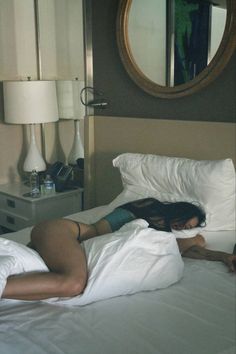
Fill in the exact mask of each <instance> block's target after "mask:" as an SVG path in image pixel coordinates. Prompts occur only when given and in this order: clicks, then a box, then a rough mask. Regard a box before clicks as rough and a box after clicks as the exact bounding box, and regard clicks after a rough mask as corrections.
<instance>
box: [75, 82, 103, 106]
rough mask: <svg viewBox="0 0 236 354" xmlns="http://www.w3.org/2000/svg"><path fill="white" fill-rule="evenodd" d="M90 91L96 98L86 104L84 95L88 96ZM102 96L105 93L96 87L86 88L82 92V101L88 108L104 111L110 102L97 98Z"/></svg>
mask: <svg viewBox="0 0 236 354" xmlns="http://www.w3.org/2000/svg"><path fill="white" fill-rule="evenodd" d="M88 91H91V92H92V93H93V95H94V96H95V98H94V99H93V100H91V101H88V103H86V102H85V100H84V99H83V94H85V95H86V96H87V95H88ZM102 95H103V93H102V92H99V91H97V90H95V88H94V87H91V86H86V87H84V88H83V89H82V90H81V92H80V101H81V103H82V104H83V105H84V106H86V107H93V108H100V109H104V108H106V107H107V106H108V101H107V100H106V99H104V98H96V96H102Z"/></svg>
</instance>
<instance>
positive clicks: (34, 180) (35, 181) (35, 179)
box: [30, 170, 40, 198]
mask: <svg viewBox="0 0 236 354" xmlns="http://www.w3.org/2000/svg"><path fill="white" fill-rule="evenodd" d="M30 188H31V191H30V195H31V197H32V198H38V197H40V189H39V175H38V172H37V171H36V170H33V171H32V172H31V174H30Z"/></svg>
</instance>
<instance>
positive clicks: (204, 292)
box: [0, 207, 236, 354]
mask: <svg viewBox="0 0 236 354" xmlns="http://www.w3.org/2000/svg"><path fill="white" fill-rule="evenodd" d="M106 213H107V207H104V208H103V207H101V208H97V209H94V210H93V211H86V212H82V213H79V214H76V215H73V218H74V219H76V220H81V221H85V222H91V221H92V220H95V219H96V218H97V219H99V218H100V217H101V216H103V215H104V214H106ZM29 232H30V229H26V230H22V231H19V232H17V233H12V234H8V235H7V237H8V238H10V239H14V240H17V238H18V240H19V241H20V240H23V239H24V241H25V242H26V240H27V238H28V236H29ZM203 234H204V236H205V237H206V239H207V246H208V247H209V248H212V249H222V250H224V251H227V252H231V251H232V249H233V246H234V243H235V233H234V232H233V231H227V232H226V231H220V232H203ZM184 265H185V266H184V274H183V277H182V279H181V280H180V281H179V282H177V283H175V284H173V285H172V286H169V287H168V288H165V289H161V290H154V291H148V292H140V293H137V294H134V295H131V296H130V295H127V296H120V297H115V298H112V299H107V300H104V301H99V302H95V303H92V304H89V305H86V306H78V307H68V306H57V305H56V304H57V303H56V304H55V303H54V305H52V304H49V303H45V302H18V301H11V302H8V301H6V302H5V301H3V302H1V301H0V343H1V344H0V345H1V347H0V352H1V354H9V353H11V354H21V353H22V354H23V353H24V354H25V353H34V354H43V353H48V354H49V353H50V354H51V353H53V354H57V353H58V354H61V353H71V354H75V353H76V354H92V353H99V354H100V353H101V354H110V353H112V354H123V353H127V354H143V353H145V354H170V353H171V354H172V353H174V354H190V353H191V354H235V350H236V340H235V333H236V324H235V306H236V299H235V292H236V284H235V279H236V277H235V275H233V274H230V273H228V271H227V269H226V267H225V266H224V265H223V264H221V263H219V262H207V261H197V260H190V259H184Z"/></svg>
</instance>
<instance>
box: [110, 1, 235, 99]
mask: <svg viewBox="0 0 236 354" xmlns="http://www.w3.org/2000/svg"><path fill="white" fill-rule="evenodd" d="M117 41H118V48H119V52H120V56H121V59H122V62H123V64H124V66H125V68H126V70H127V72H128V74H129V75H130V77H131V78H132V79H133V80H134V82H135V83H136V84H137V85H138V86H139V87H141V88H142V89H143V90H144V91H146V92H148V93H149V94H151V95H154V96H157V97H163V98H176V97H182V96H185V95H189V94H192V93H194V92H196V91H197V90H199V89H201V88H202V87H204V86H206V85H207V84H209V83H210V82H211V81H212V80H214V78H216V77H217V75H219V73H220V72H221V71H222V69H223V68H224V67H225V65H226V64H227V63H228V61H229V59H230V57H231V55H232V54H233V52H234V50H235V45H236V1H235V0H149V1H148V2H145V6H144V3H143V0H121V1H120V4H119V10H118V17H117Z"/></svg>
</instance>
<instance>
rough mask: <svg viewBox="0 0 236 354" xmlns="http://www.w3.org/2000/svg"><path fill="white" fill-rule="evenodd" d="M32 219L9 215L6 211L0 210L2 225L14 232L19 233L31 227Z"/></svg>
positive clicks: (0, 223) (0, 222)
mask: <svg viewBox="0 0 236 354" xmlns="http://www.w3.org/2000/svg"><path fill="white" fill-rule="evenodd" d="M30 224H31V223H30V219H29V218H25V217H21V216H19V215H16V214H14V213H9V212H7V211H6V210H2V209H0V225H1V226H4V227H6V228H7V229H10V230H12V231H17V230H20V229H23V228H25V227H27V226H29V225H30Z"/></svg>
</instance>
